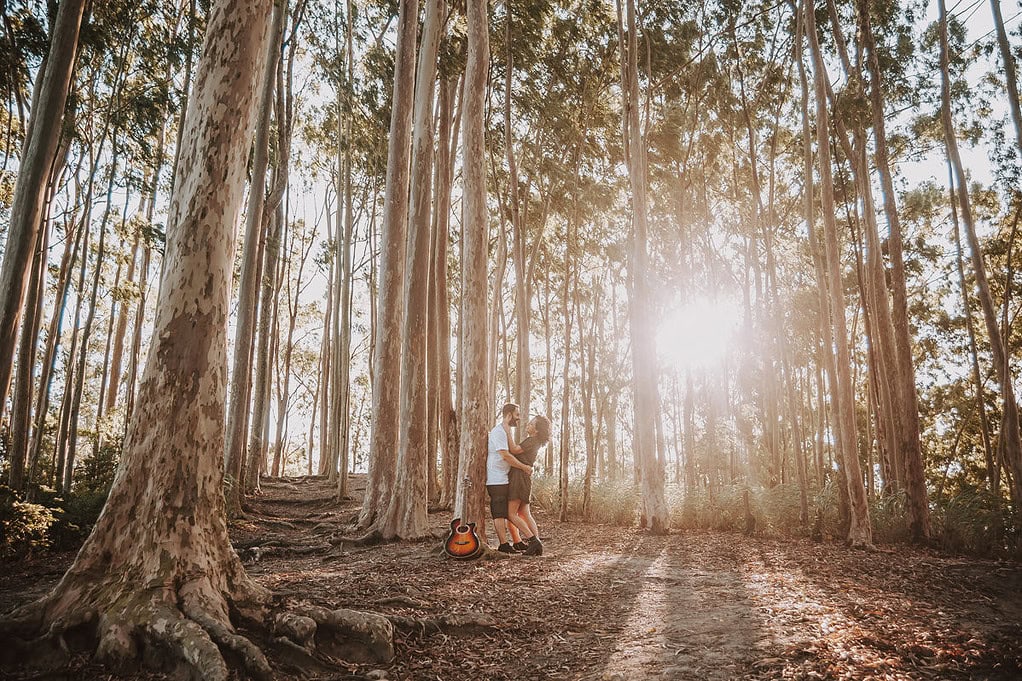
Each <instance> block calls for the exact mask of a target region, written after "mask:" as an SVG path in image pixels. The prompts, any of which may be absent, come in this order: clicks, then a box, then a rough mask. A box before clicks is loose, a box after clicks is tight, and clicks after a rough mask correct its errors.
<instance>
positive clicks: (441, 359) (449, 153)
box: [431, 79, 459, 508]
mask: <svg viewBox="0 0 1022 681" xmlns="http://www.w3.org/2000/svg"><path fill="white" fill-rule="evenodd" d="M457 83H458V81H457V80H455V79H450V80H448V81H445V82H444V84H443V85H442V87H441V90H440V104H439V109H440V128H439V130H438V133H437V136H438V140H437V142H438V145H437V178H438V182H437V187H436V192H435V201H434V205H435V207H436V218H435V220H434V222H435V225H436V227H435V235H434V239H435V244H436V251H435V254H434V269H433V273H434V279H433V300H434V311H433V314H432V315H431V319H432V318H435V319H436V328H437V332H436V346H435V354H434V357H433V362H434V364H435V365H436V373H435V376H436V380H435V382H434V385H436V386H437V411H438V418H439V419H440V424H439V425H440V440H441V441H442V443H443V451H444V455H443V465H442V468H443V489H442V492H441V495H440V504H441V506H444V507H445V508H448V507H450V506H451V505H452V504H453V503H454V490H455V485H456V479H455V475H456V474H457V469H458V449H459V448H458V415H457V412H456V411H455V407H454V402H453V401H452V399H453V398H452V394H451V388H452V387H453V386H454V385H455V381H454V380H453V379H452V376H451V308H450V293H449V288H448V287H449V284H448V281H447V257H448V256H447V247H448V240H449V239H450V219H451V187H452V186H453V183H454V163H453V158H454V152H455V151H456V149H455V145H457V140H458V131H457V127H458V118H456V117H455V116H454V115H452V113H453V106H454V102H453V100H454V97H455V93H456V91H457ZM452 118H453V119H454V120H452Z"/></svg>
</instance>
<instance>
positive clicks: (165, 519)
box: [4, 0, 270, 681]
mask: <svg viewBox="0 0 1022 681" xmlns="http://www.w3.org/2000/svg"><path fill="white" fill-rule="evenodd" d="M265 4H266V3H261V2H260V3H235V2H231V1H230V0H222V1H221V2H217V3H216V4H214V6H213V8H212V10H211V13H210V17H209V25H208V31H207V34H206V43H205V46H204V51H203V59H202V61H201V62H200V67H199V73H198V79H197V83H196V92H195V97H194V98H193V100H192V104H191V111H190V113H189V115H188V117H187V125H188V127H189V131H188V133H187V134H185V135H184V136H183V143H184V145H185V149H184V150H183V151H182V153H181V170H180V175H179V177H178V183H177V187H176V189H175V192H174V197H173V199H172V202H171V211H170V219H169V221H168V240H167V263H168V267H167V268H166V270H165V277H164V281H163V283H162V286H161V288H160V301H159V305H158V310H159V311H158V313H157V317H156V320H155V329H156V331H155V333H154V334H153V343H152V346H151V348H150V352H149V361H148V363H147V366H146V372H145V375H144V377H143V380H142V386H141V393H140V396H139V407H138V409H137V410H136V411H135V413H134V416H133V419H132V423H131V425H130V426H129V428H128V437H127V440H126V442H125V447H124V452H125V454H124V458H123V460H122V462H121V465H120V467H119V469H118V472H117V475H116V478H115V481H114V485H113V488H112V489H111V492H110V497H109V500H108V502H107V504H106V506H105V507H104V510H103V513H102V514H101V515H100V518H99V520H98V522H97V524H96V527H95V529H94V530H93V532H92V534H91V535H90V537H89V539H88V540H87V541H86V543H85V545H84V546H83V547H82V549H81V551H80V552H79V553H78V556H77V558H76V559H75V562H74V564H73V565H72V566H71V568H70V569H69V571H68V573H67V574H66V575H65V576H64V578H63V579H62V580H61V582H60V583H59V584H58V585H57V587H56V588H55V589H54V591H53V592H51V593H50V594H49V595H48V596H46V597H45V598H43V599H42V600H41V601H39V602H37V603H35V604H32V605H30V606H27V607H26V608H24V609H23V610H22V611H20V612H18V613H15V616H14V618H15V620H20V624H21V626H23V627H29V628H34V629H36V630H41V631H42V632H48V635H49V636H60V635H61V634H62V633H63V631H64V630H66V629H68V628H71V627H76V626H78V625H80V624H82V623H86V626H88V627H90V628H92V629H93V631H92V635H93V636H94V638H93V639H92V640H96V641H97V642H98V649H97V651H96V654H97V657H99V658H100V659H102V660H105V661H109V662H119V663H125V662H132V661H135V660H137V659H139V658H142V657H144V658H145V659H147V660H150V659H154V658H155V659H157V660H161V659H162V660H163V661H166V662H169V663H170V666H171V667H173V666H175V665H176V666H178V667H179V668H182V669H181V671H183V672H184V673H185V674H189V673H190V674H192V675H194V676H196V677H201V678H204V679H209V680H215V681H219V680H226V679H227V678H228V670H227V666H226V664H225V662H224V660H223V657H222V655H221V653H220V652H219V651H218V649H217V645H216V643H214V641H218V642H220V643H221V644H222V645H224V646H225V647H227V648H233V649H234V650H236V651H238V652H239V653H240V655H241V657H242V658H243V659H245V660H246V661H248V662H249V667H250V669H251V670H253V671H254V672H255V673H258V674H264V675H267V676H268V675H269V674H270V669H269V666H268V665H267V663H266V660H265V658H264V657H263V656H262V654H261V653H259V651H258V649H256V648H255V646H253V645H252V644H251V643H249V642H248V641H247V640H245V639H243V638H242V637H240V636H238V635H236V634H235V633H234V632H233V626H232V624H231V622H230V619H229V612H230V611H231V610H232V609H236V610H240V611H241V612H247V613H251V614H252V615H256V613H257V611H256V609H255V608H256V603H257V602H258V603H261V602H265V600H266V597H267V594H266V592H265V590H264V589H263V588H262V587H260V586H258V585H257V584H256V583H255V582H254V581H252V580H251V579H250V578H249V577H248V576H247V575H246V573H245V571H244V569H243V568H242V566H241V562H240V560H239V559H238V557H237V555H236V554H235V552H234V550H233V549H232V548H231V544H230V539H229V537H228V535H227V525H226V522H225V515H224V502H223V495H222V489H221V483H222V478H223V444H224V442H223V437H224V417H223V404H224V397H225V395H224V392H225V390H224V388H225V383H226V330H227V314H228V309H229V290H230V272H231V262H232V258H231V253H232V245H233V244H232V242H233V239H232V230H233V228H234V225H235V221H236V218H237V214H238V209H239V204H240V200H241V193H242V185H243V182H244V178H245V162H246V160H247V157H248V149H249V142H250V134H251V129H252V113H253V112H254V106H253V101H254V97H253V91H254V85H255V77H254V74H253V73H252V72H253V71H256V72H257V71H258V68H259V65H260V64H261V60H262V59H264V58H265V56H264V52H263V49H262V48H263V46H264V43H265V38H266V33H267V32H266V25H267V23H268V15H269V12H268V11H267V10H268V7H266V6H265ZM224 83H229V84H230V85H229V86H226V87H225V86H224ZM4 635H5V636H8V635H10V633H9V632H8V631H5V632H4ZM161 646H169V649H170V650H171V651H172V652H171V654H170V655H167V654H166V653H165V652H164V653H162V654H161ZM163 650H166V648H163Z"/></svg>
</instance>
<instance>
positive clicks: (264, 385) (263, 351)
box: [245, 203, 283, 493]
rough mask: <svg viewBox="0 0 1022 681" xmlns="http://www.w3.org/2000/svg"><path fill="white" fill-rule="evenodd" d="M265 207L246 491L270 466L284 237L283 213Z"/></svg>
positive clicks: (252, 488)
mask: <svg viewBox="0 0 1022 681" xmlns="http://www.w3.org/2000/svg"><path fill="white" fill-rule="evenodd" d="M269 209H270V205H269V203H267V204H266V205H265V206H264V210H263V229H264V230H265V231H266V251H265V252H264V253H263V276H262V282H261V285H262V291H261V296H260V300H259V328H258V331H257V333H258V338H257V340H256V347H255V355H254V357H253V362H252V365H253V366H252V368H253V370H254V371H255V376H254V377H253V380H252V427H251V429H250V430H249V435H248V438H249V439H248V457H247V461H246V463H245V492H246V493H253V492H258V491H259V475H260V473H262V472H263V471H264V470H265V469H266V448H267V442H266V440H267V434H268V429H269V426H270V414H269V412H270V384H271V379H270V358H271V357H272V355H273V348H274V340H275V334H274V330H275V329H276V314H275V312H276V310H275V307H276V306H275V305H274V299H275V298H276V296H275V293H276V280H277V261H278V259H279V257H280V237H281V230H282V224H281V223H282V222H283V217H282V216H281V215H279V212H278V211H277V210H276V209H275V208H274V209H273V210H272V211H269Z"/></svg>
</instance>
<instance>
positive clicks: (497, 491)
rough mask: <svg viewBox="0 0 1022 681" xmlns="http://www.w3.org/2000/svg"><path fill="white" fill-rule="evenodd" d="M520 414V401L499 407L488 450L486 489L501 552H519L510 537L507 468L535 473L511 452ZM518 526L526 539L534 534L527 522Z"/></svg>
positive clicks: (508, 469)
mask: <svg viewBox="0 0 1022 681" xmlns="http://www.w3.org/2000/svg"><path fill="white" fill-rule="evenodd" d="M520 418H521V410H520V409H519V408H518V405H517V404H510V403H508V404H505V405H504V406H503V407H502V408H501V410H500V421H498V422H497V425H495V426H494V427H493V430H491V431H490V436H489V446H488V448H487V452H486V492H487V494H489V495H490V514H491V515H492V516H493V527H494V529H496V530H497V539H498V540H499V541H500V546H498V547H497V550H498V551H500V552H502V553H518V551H517V550H516V549H514V548H513V547H512V546H511V543H510V542H508V540H507V539H508V537H507V532H508V530H507V521H508V514H507V493H508V475H507V474H508V471H510V470H511V469H512V468H518V469H520V470H522V471H525V472H526V473H529V474H531V473H532V468H530V467H529V466H526V465H525V464H524V463H522V462H521V461H519V460H518V459H516V458H515V457H514V456H513V455H512V454H511V445H510V444H509V442H508V432H509V431H510V429H511V428H514V427H515V426H517V425H518V421H519V419H520ZM514 520H516V519H512V522H514ZM516 526H517V527H518V529H519V530H520V531H521V532H522V536H523V537H525V538H526V539H528V538H530V537H532V531H531V530H529V526H528V525H526V524H525V523H524V522H523V523H522V524H521V525H518V524H517V523H516Z"/></svg>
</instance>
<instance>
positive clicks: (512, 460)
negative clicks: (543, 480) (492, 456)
mask: <svg viewBox="0 0 1022 681" xmlns="http://www.w3.org/2000/svg"><path fill="white" fill-rule="evenodd" d="M519 449H520V448H519ZM500 456H501V458H503V459H504V461H507V463H508V465H509V466H511V468H517V469H518V470H520V471H525V472H526V473H528V474H529V475H532V466H526V465H525V464H524V463H522V462H521V461H519V460H518V459H517V458H516V457H515V456H513V455H512V454H511V453H510V452H508V451H507V450H506V449H501V450H500Z"/></svg>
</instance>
